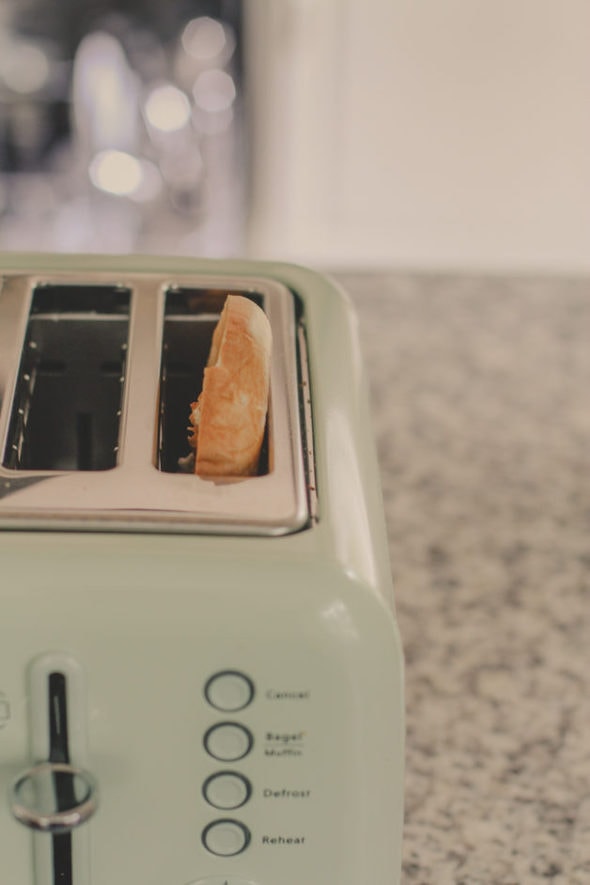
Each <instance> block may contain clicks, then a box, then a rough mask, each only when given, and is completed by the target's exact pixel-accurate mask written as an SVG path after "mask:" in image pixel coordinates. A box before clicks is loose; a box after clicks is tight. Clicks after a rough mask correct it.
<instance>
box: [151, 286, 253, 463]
mask: <svg viewBox="0 0 590 885" xmlns="http://www.w3.org/2000/svg"><path fill="white" fill-rule="evenodd" d="M231 294H239V295H244V296H246V297H248V298H251V299H252V300H253V301H255V302H256V303H257V304H258V306H259V307H261V306H262V298H261V297H260V296H257V295H255V294H253V293H251V292H237V291H235V292H233V293H231ZM227 295H228V290H227V289H220V290H214V289H189V288H182V289H179V288H176V289H169V290H168V291H167V292H166V300H165V310H164V331H163V339H162V364H161V372H160V406H159V428H158V468H159V469H160V470H161V471H163V472H165V473H178V472H179V470H182V469H183V468H182V464H183V461H184V463H186V458H187V456H188V455H189V454H190V447H189V445H188V430H187V428H188V424H189V412H190V404H191V403H192V402H194V400H196V398H197V396H198V395H199V393H200V388H201V384H202V380H203V372H204V369H205V366H206V364H207V358H208V356H209V350H210V347H211V338H212V336H213V330H214V329H215V326H216V324H217V321H218V320H219V316H220V314H221V310H222V308H223V305H224V302H225V299H226V297H227ZM268 460H269V459H268V432H267V433H266V434H265V441H264V444H263V448H262V451H261V457H260V464H259V469H258V474H259V475H265V474H267V473H268V472H269V466H268ZM184 469H185V470H186V467H185V468H184Z"/></svg>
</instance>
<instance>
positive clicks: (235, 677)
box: [205, 670, 254, 713]
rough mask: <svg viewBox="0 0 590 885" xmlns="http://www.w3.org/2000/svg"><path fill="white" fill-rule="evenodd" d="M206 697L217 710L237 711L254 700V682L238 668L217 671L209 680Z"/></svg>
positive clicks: (225, 711) (206, 686)
mask: <svg viewBox="0 0 590 885" xmlns="http://www.w3.org/2000/svg"><path fill="white" fill-rule="evenodd" d="M205 697H206V698H207V700H208V702H209V703H210V704H211V706H212V707H215V708H216V709H217V710H223V712H224V713H235V712H236V711H237V710H243V709H244V707H247V706H248V704H250V703H251V702H252V699H253V697H254V684H253V683H252V680H251V679H249V678H248V677H247V676H245V675H244V674H243V673H239V672H238V671H237V670H224V671H223V672H222V673H215V675H213V676H212V677H211V678H210V679H209V680H208V681H207V684H206V685H205Z"/></svg>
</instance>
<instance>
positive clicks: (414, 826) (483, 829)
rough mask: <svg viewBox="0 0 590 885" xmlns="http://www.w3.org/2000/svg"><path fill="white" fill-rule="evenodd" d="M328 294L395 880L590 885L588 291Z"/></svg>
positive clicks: (354, 282) (392, 284) (558, 285)
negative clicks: (368, 402)
mask: <svg viewBox="0 0 590 885" xmlns="http://www.w3.org/2000/svg"><path fill="white" fill-rule="evenodd" d="M338 279H339V281H340V282H342V283H343V284H344V286H345V288H346V289H347V290H348V291H349V292H350V294H351V295H352V297H353V300H354V302H355V304H356V305H357V307H358V308H359V314H360V325H361V340H362V343H363V348H364V352H365V358H366V363H367V367H368V371H369V379H370V384H371V393H372V406H373V410H374V417H375V424H376V433H377V442H378V449H379V456H380V462H381V467H382V476H383V487H384V496H385V504H386V517H387V524H388V533H389V542H390V550H391V561H392V569H393V576H394V580H395V586H396V599H397V608H398V616H399V622H400V629H401V633H402V637H403V641H404V647H405V655H406V692H407V697H406V704H407V755H406V760H407V761H406V765H407V771H406V824H405V832H404V874H403V879H402V881H403V883H404V885H414V883H417V885H447V883H449V885H480V883H481V885H496V883H498V885H526V883H535V882H546V881H550V882H552V883H558V885H584V883H590V340H589V339H590V279H586V280H583V279H557V278H553V279H551V278H550V279H546V278H543V279H531V278H510V279H503V278H500V277H497V278H493V277H486V278H484V277H471V276H460V275H457V276H434V275H389V276H388V275H364V274H358V275H354V274H346V275H339V276H338Z"/></svg>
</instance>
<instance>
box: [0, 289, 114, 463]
mask: <svg viewBox="0 0 590 885" xmlns="http://www.w3.org/2000/svg"><path fill="white" fill-rule="evenodd" d="M129 303H130V290H129V289H126V288H122V287H121V288H120V287H116V286H102V285H94V286H87V285H38V286H37V287H36V288H35V289H34V290H33V293H32V300H31V308H30V312H29V318H28V324H27V330H26V336H25V341H24V346H23V351H22V354H21V360H20V366H19V371H18V377H17V383H16V390H15V395H14V398H13V403H12V410H11V415H10V421H9V429H8V435H7V441H6V446H5V451H4V457H3V461H2V463H3V466H4V467H7V468H9V469H12V470H39V471H66V470H67V471H94V470H108V469H110V468H112V467H114V466H115V465H116V463H117V450H118V443H119V423H120V416H121V402H122V391H123V383H124V377H125V357H126V350H127V334H128V321H129Z"/></svg>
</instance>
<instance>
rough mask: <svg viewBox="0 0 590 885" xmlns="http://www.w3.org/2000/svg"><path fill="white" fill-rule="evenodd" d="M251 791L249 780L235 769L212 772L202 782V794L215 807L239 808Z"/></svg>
mask: <svg viewBox="0 0 590 885" xmlns="http://www.w3.org/2000/svg"><path fill="white" fill-rule="evenodd" d="M251 793H252V788H251V786H250V781H249V780H248V779H247V778H245V777H244V776H243V775H242V774H238V772H237V771H221V772H219V774H212V775H211V777H210V778H208V779H207V780H206V781H205V783H204V784H203V795H204V797H205V799H206V800H207V802H208V803H209V804H210V805H213V806H214V807H215V808H223V809H225V810H229V809H230V808H240V807H241V806H242V805H244V804H245V803H246V802H247V801H248V799H249V798H250V795H251Z"/></svg>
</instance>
